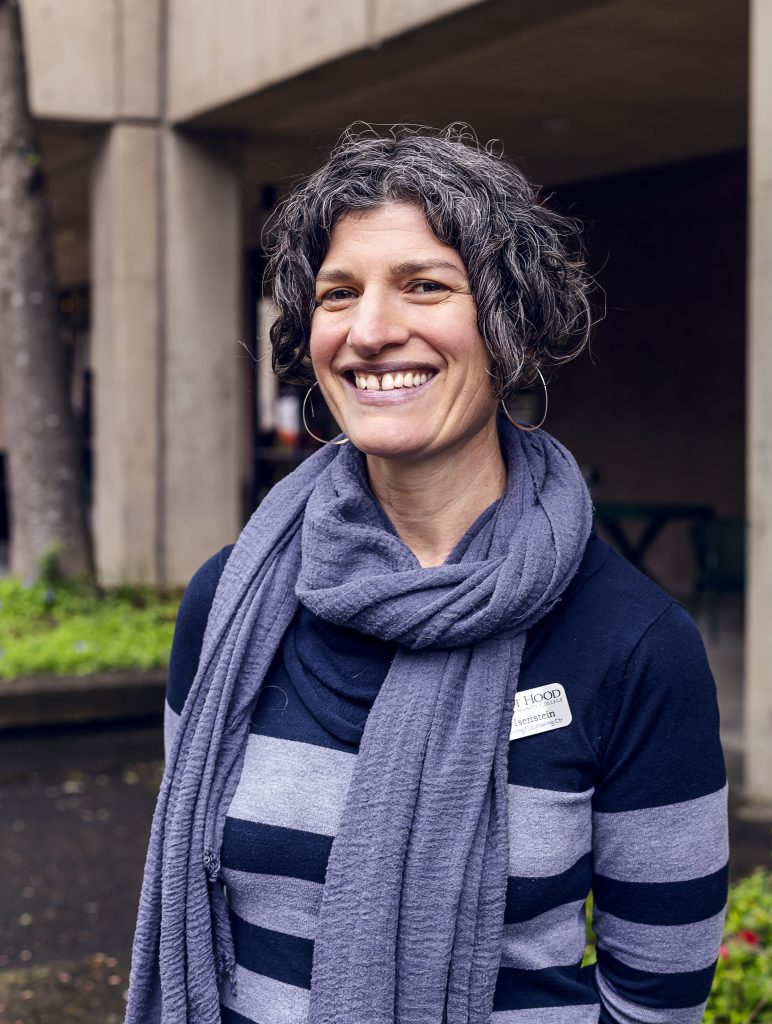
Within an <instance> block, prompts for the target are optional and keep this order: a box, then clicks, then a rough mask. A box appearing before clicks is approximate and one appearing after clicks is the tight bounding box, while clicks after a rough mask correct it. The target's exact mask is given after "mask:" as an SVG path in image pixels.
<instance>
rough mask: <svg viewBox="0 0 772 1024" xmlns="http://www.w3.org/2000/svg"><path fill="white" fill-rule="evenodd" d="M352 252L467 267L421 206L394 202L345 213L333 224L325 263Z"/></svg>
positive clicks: (354, 253) (402, 260) (404, 260)
mask: <svg viewBox="0 0 772 1024" xmlns="http://www.w3.org/2000/svg"><path fill="white" fill-rule="evenodd" d="M346 254H349V255H351V256H354V255H357V256H358V255H364V254H369V255H371V256H373V257H375V256H378V255H385V254H399V256H400V261H401V262H407V261H409V260H412V261H415V262H420V263H426V262H427V261H428V260H435V261H437V263H438V264H439V262H441V261H444V262H445V263H446V264H449V265H452V266H453V267H456V268H459V269H463V262H462V260H461V257H460V256H459V254H458V253H457V252H456V250H455V249H453V248H452V247H451V246H449V245H446V244H445V243H444V242H441V241H440V239H439V238H437V236H436V235H435V234H434V232H433V231H432V229H431V228H430V227H429V224H428V222H427V220H426V217H425V216H424V213H423V210H421V208H420V207H419V206H416V205H414V204H412V203H407V202H391V203H386V204H384V205H383V206H378V207H374V208H372V209H367V210H352V211H350V212H349V213H346V214H344V215H343V216H342V217H341V218H340V220H339V221H338V222H337V224H336V225H335V227H334V228H333V231H332V235H331V238H330V246H329V248H328V250H327V254H326V256H325V259H324V262H323V264H322V265H323V266H326V265H327V264H328V263H329V262H330V261H331V260H337V259H338V258H339V257H341V256H345V255H346Z"/></svg>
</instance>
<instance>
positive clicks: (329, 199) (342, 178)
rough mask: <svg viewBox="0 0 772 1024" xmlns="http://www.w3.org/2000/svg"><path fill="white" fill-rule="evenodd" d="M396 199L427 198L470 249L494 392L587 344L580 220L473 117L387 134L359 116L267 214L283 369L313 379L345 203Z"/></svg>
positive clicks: (277, 348)
mask: <svg viewBox="0 0 772 1024" xmlns="http://www.w3.org/2000/svg"><path fill="white" fill-rule="evenodd" d="M389 202H410V203H414V204H416V205H417V206H419V207H420V208H421V209H422V210H423V213H424V215H425V217H426V220H427V223H428V224H429V226H430V228H431V229H432V231H433V232H434V234H435V235H436V236H437V238H438V239H439V240H440V241H441V242H444V243H445V244H446V245H449V246H451V247H452V248H454V249H455V250H456V251H457V252H458V254H459V256H460V257H461V259H462V260H463V263H464V266H465V267H466V270H467V274H468V276H469V283H470V287H471V292H472V296H473V298H474V301H475V304H476V308H477V324H478V329H479V331H480V334H481V335H482V337H483V339H484V341H485V344H486V346H487V348H488V351H489V353H490V356H491V374H492V386H493V392H494V395H495V396H496V397H497V398H506V397H509V396H511V395H512V394H514V393H515V392H516V391H517V389H518V387H519V386H521V385H522V384H523V383H524V382H528V383H530V381H531V380H532V379H533V378H534V377H535V375H536V371H537V369H542V368H549V367H550V366H554V365H555V364H557V363H560V362H564V361H566V360H567V359H570V358H572V357H573V356H575V355H577V354H578V353H579V352H580V351H581V350H582V349H583V348H584V346H585V345H586V343H587V341H588V339H589V333H590V328H591V325H592V314H591V307H590V302H589V298H588V292H589V287H590V280H591V279H590V277H589V275H588V274H587V273H586V270H585V261H584V253H583V248H582V244H581V237H580V227H579V224H578V223H577V222H576V221H575V220H573V219H570V218H568V217H565V216H563V215H561V214H559V213H556V212H555V211H553V210H550V209H548V208H547V207H546V206H545V205H544V203H543V202H542V201H541V199H540V196H539V193H538V190H537V189H536V188H535V187H534V186H533V185H532V184H530V182H528V180H527V179H526V178H525V176H524V175H523V174H522V172H521V171H520V170H518V169H517V168H516V167H515V166H514V165H512V164H511V163H509V162H508V161H507V160H505V159H504V158H503V157H502V155H501V153H500V152H499V151H498V150H497V147H495V146H494V144H491V143H489V144H488V145H487V146H482V145H480V144H479V143H478V142H477V139H476V137H475V136H474V133H473V132H472V131H471V129H470V128H469V127H468V126H466V125H458V124H456V125H450V126H449V127H448V128H445V129H442V130H434V129H430V128H423V127H421V128H417V127H414V126H408V125H395V126H393V127H392V128H390V129H389V130H388V131H387V132H386V133H384V134H379V133H378V132H377V131H376V130H375V129H373V128H371V127H369V126H368V127H366V128H364V129H363V128H362V127H361V126H357V125H354V126H352V127H351V128H349V129H347V131H346V132H345V133H344V134H343V136H342V137H341V139H340V141H339V142H338V143H337V145H336V146H335V147H334V149H333V150H332V152H331V153H330V155H329V158H328V159H327V161H326V162H325V163H324V164H323V165H322V166H321V167H320V168H319V169H318V170H317V171H315V172H314V173H313V174H311V175H310V176H309V177H307V178H306V179H304V180H303V181H302V182H301V183H300V184H299V185H298V186H297V187H296V188H294V189H293V190H292V191H291V193H290V194H289V196H288V197H287V198H286V199H285V200H284V201H283V202H282V203H280V204H279V206H278V207H277V209H276V211H275V213H274V215H273V217H272V218H271V222H270V224H269V228H268V242H267V245H266V251H267V254H268V266H267V273H268V276H269V278H270V281H271V285H272V291H273V297H274V301H275V303H276V305H277V308H278V315H277V318H276V320H275V321H274V323H273V326H272V327H271V343H272V346H273V368H274V371H275V372H276V373H277V375H278V376H279V378H280V379H281V380H284V381H287V382H289V383H294V384H310V383H312V382H313V380H314V374H313V368H312V366H311V360H310V356H309V340H310V332H311V318H312V316H313V312H314V309H315V307H316V297H315V296H316V292H315V288H316V274H317V272H318V270H319V268H320V267H321V265H322V262H323V260H324V257H325V255H326V253H327V250H328V248H329V246H330V239H331V235H332V231H333V228H334V227H335V225H336V224H337V222H338V221H339V220H340V219H341V218H342V217H343V216H345V215H346V214H348V213H352V212H355V211H362V210H370V209H374V208H377V207H380V206H383V205H384V204H386V203H389Z"/></svg>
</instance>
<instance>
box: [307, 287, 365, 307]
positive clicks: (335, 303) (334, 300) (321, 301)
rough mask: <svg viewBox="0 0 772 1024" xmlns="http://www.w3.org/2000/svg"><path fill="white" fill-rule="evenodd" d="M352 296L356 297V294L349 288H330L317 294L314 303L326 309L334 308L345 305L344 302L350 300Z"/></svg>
mask: <svg viewBox="0 0 772 1024" xmlns="http://www.w3.org/2000/svg"><path fill="white" fill-rule="evenodd" d="M354 298H356V294H355V293H354V292H353V291H352V290H351V288H330V290H329V291H326V292H324V293H323V294H322V295H320V296H317V299H316V304H317V306H324V307H325V308H326V309H331V308H332V309H334V308H337V307H339V306H343V305H345V303H347V302H350V301H351V300H352V299H354Z"/></svg>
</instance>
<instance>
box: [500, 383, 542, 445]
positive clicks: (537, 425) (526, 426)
mask: <svg viewBox="0 0 772 1024" xmlns="http://www.w3.org/2000/svg"><path fill="white" fill-rule="evenodd" d="M536 372H537V373H538V375H539V378H540V379H541V386H542V387H543V388H544V414H543V415H542V418H541V419H540V420H539V422H538V423H520V422H519V421H518V420H515V419H513V418H512V417H511V416H510V414H509V409H507V404H506V402H505V401H504V399H503V398H502V399H501V408H502V409H503V410H504V415H505V416H506V417H507V419H508V420H509V422H510V423H511V424H512V426H513V427H517V429H518V430H525V431H529V430H538V429H539V428H540V427H541V426H542V425H543V424H544V421H545V420H546V419H547V410H548V409H549V396H548V395H547V382H546V380H545V379H544V374H543V373H542V372H541V370H540V369H538V368H537V370H536Z"/></svg>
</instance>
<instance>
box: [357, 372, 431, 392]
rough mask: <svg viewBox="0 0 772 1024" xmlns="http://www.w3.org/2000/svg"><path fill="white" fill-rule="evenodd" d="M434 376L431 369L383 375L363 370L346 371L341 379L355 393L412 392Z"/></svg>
mask: <svg viewBox="0 0 772 1024" xmlns="http://www.w3.org/2000/svg"><path fill="white" fill-rule="evenodd" d="M436 375H437V370H434V369H432V368H431V367H425V368H416V369H413V370H393V371H388V372H384V373H372V372H370V371H364V370H346V371H345V372H344V373H343V377H344V378H345V380H346V381H348V383H349V385H350V386H351V387H353V388H355V389H356V390H357V391H360V392H362V391H365V392H369V393H373V392H388V391H401V392H405V393H409V392H414V391H417V390H418V389H420V388H422V387H424V386H425V385H426V384H428V383H429V381H431V380H432V379H433V378H434V377H436Z"/></svg>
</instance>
